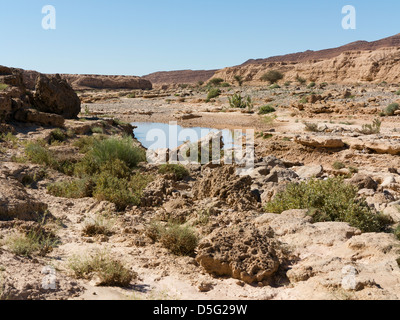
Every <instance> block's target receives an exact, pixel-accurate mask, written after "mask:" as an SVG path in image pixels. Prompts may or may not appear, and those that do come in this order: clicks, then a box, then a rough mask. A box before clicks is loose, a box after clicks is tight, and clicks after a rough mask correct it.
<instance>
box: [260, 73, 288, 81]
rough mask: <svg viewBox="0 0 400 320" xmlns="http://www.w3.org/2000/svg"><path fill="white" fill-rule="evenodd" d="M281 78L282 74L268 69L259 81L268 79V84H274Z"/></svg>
mask: <svg viewBox="0 0 400 320" xmlns="http://www.w3.org/2000/svg"><path fill="white" fill-rule="evenodd" d="M282 79H283V74H282V73H281V72H279V71H277V70H270V71H268V72H266V73H264V74H263V75H262V76H261V78H260V80H261V81H268V82H269V83H270V84H274V83H276V82H278V81H279V80H282Z"/></svg>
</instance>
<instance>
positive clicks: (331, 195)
mask: <svg viewBox="0 0 400 320" xmlns="http://www.w3.org/2000/svg"><path fill="white" fill-rule="evenodd" d="M265 209H266V211H268V212H271V213H282V212H284V211H287V210H291V209H309V210H310V214H311V215H312V217H313V220H314V222H324V221H336V222H347V223H349V224H350V225H351V226H353V227H355V228H359V229H360V230H361V231H363V232H380V231H382V230H383V229H384V228H385V226H386V223H387V221H384V219H383V218H382V216H381V215H379V214H376V213H374V212H373V211H372V209H371V208H370V207H369V206H368V204H367V203H366V202H365V200H362V199H358V189H357V187H355V186H352V185H350V184H347V183H345V182H344V181H343V179H342V178H331V179H328V180H316V179H315V180H310V181H308V182H301V183H290V184H289V185H288V186H287V188H286V190H285V191H284V192H281V193H279V194H277V195H276V197H275V199H274V200H272V201H271V202H269V203H268V204H267V205H266V208H265Z"/></svg>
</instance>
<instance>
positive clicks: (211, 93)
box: [206, 88, 221, 102]
mask: <svg viewBox="0 0 400 320" xmlns="http://www.w3.org/2000/svg"><path fill="white" fill-rule="evenodd" d="M220 95H221V90H220V89H217V88H212V89H210V90H209V91H208V94H207V99H206V102H210V100H211V99H214V98H217V97H219V96H220Z"/></svg>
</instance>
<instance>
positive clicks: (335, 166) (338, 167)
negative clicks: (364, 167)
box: [332, 161, 346, 170]
mask: <svg viewBox="0 0 400 320" xmlns="http://www.w3.org/2000/svg"><path fill="white" fill-rule="evenodd" d="M332 167H333V169H335V170H341V169H344V168H346V165H345V164H344V163H343V162H340V161H336V162H335V163H334V164H333V165H332Z"/></svg>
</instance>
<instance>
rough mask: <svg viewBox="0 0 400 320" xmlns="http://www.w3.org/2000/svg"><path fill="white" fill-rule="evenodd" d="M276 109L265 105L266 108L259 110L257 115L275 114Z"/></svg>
mask: <svg viewBox="0 0 400 320" xmlns="http://www.w3.org/2000/svg"><path fill="white" fill-rule="evenodd" d="M275 111H276V109H275V108H274V107H273V106H271V105H270V104H268V105H266V106H262V107H261V108H260V111H259V112H258V114H268V113H273V112H275Z"/></svg>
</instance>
